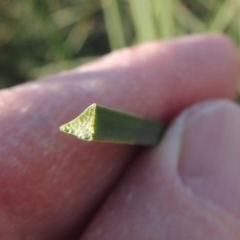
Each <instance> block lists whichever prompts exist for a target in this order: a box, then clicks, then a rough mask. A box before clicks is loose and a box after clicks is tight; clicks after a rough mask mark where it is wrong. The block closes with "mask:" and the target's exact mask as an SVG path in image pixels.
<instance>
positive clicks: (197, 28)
mask: <svg viewBox="0 0 240 240" xmlns="http://www.w3.org/2000/svg"><path fill="white" fill-rule="evenodd" d="M176 9H177V11H178V14H176V20H177V21H178V22H179V24H180V25H181V26H182V27H183V28H184V33H185V34H186V32H191V33H194V32H204V31H205V29H206V26H205V24H204V23H203V22H202V21H201V20H200V19H199V18H198V17H197V16H195V15H194V13H193V12H192V11H190V10H189V9H188V8H187V7H186V6H185V5H184V4H183V3H182V2H181V1H176Z"/></svg>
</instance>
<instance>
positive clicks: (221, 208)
mask: <svg viewBox="0 0 240 240" xmlns="http://www.w3.org/2000/svg"><path fill="white" fill-rule="evenodd" d="M239 142H240V109H239V108H238V106H237V105H235V104H233V103H231V102H228V101H225V100H220V101H211V102H205V103H201V104H198V105H196V106H194V107H192V108H190V109H188V110H186V111H185V112H184V113H183V114H181V115H180V117H179V118H178V119H177V120H176V121H175V122H174V123H173V124H172V126H171V127H170V128H169V130H168V131H167V133H166V135H165V137H164V139H163V141H162V143H161V145H160V146H158V147H156V148H155V149H152V150H150V151H149V152H148V153H146V154H144V155H143V156H142V157H141V159H138V160H137V161H135V162H134V164H133V166H132V168H131V169H130V170H129V171H128V172H127V174H126V175H125V176H124V177H123V179H122V180H121V181H120V182H119V184H118V185H117V186H116V188H115V189H114V191H113V192H112V194H111V195H110V196H109V198H108V199H107V201H106V202H105V203H104V204H103V207H102V209H101V210H100V211H99V212H98V214H97V215H96V216H95V218H94V219H93V222H92V223H91V224H90V226H89V228H88V229H87V230H86V232H85V234H84V236H83V238H81V239H84V240H90V239H101V240H110V239H115V237H116V236H117V238H118V239H133V240H135V239H138V240H145V239H163V240H175V239H178V240H185V239H194V240H200V239H201V240H202V239H209V240H216V239H218V240H225V239H229V240H236V239H240V230H239V229H240V187H239V182H240V174H239V172H240V147H239Z"/></svg>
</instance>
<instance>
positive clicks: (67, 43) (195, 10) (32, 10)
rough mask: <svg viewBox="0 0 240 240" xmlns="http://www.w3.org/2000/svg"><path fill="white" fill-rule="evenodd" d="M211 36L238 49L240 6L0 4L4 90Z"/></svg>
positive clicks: (85, 1)
mask: <svg viewBox="0 0 240 240" xmlns="http://www.w3.org/2000/svg"><path fill="white" fill-rule="evenodd" d="M211 31H218V32H223V33H225V34H227V35H229V36H230V38H231V39H232V40H233V41H235V43H236V44H237V45H238V46H240V41H239V39H240V0H208V1H202V0H195V1H190V0H151V1H149V0H68V1H66V0H48V1H47V0H23V1H17V0H11V1H9V0H1V2H0V70H1V72H0V88H5V87H9V86H13V85H15V84H18V83H21V82H24V81H28V80H29V79H34V78H37V77H40V76H44V75H49V74H53V73H55V72H59V71H61V70H65V69H69V68H73V67H75V66H78V65H81V64H83V63H85V62H88V61H89V60H92V59H95V58H98V57H99V56H101V55H103V54H106V53H108V52H109V51H111V50H115V49H119V48H123V47H127V46H131V45H133V44H136V43H140V42H144V41H151V40H155V39H167V38H172V37H175V36H180V35H185V34H191V33H197V32H211Z"/></svg>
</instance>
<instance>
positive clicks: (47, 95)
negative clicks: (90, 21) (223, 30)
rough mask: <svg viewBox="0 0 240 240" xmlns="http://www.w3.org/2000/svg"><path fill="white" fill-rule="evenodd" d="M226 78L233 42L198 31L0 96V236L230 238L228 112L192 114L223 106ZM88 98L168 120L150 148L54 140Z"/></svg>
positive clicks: (226, 108) (234, 227) (234, 61)
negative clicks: (161, 136)
mask: <svg viewBox="0 0 240 240" xmlns="http://www.w3.org/2000/svg"><path fill="white" fill-rule="evenodd" d="M237 78H238V58H237V50H236V49H235V47H234V46H233V44H232V43H231V42H230V41H229V40H228V39H227V38H226V37H223V36H221V35H198V36H192V37H186V38H181V39H176V40H172V41H168V42H155V43H147V44H142V45H139V46H136V47H133V48H130V49H126V50H122V51H119V52H115V53H112V54H110V55H108V56H106V57H104V58H102V59H100V60H98V61H96V62H94V63H91V64H88V65H85V66H83V67H81V68H78V69H75V70H72V71H69V72H65V73H62V74H59V75H55V76H52V77H49V78H47V79H41V80H38V81H35V82H33V83H28V84H24V85H21V86H18V87H14V88H11V89H9V90H3V91H1V92H0V112H1V118H0V123H1V130H0V135H1V138H0V141H1V143H0V152H1V158H0V211H1V214H0V222H1V229H0V239H3V240H5V239H6V240H12V239H13V240H18V239H37V240H48V239H51V240H54V239H58V240H61V239H79V236H81V237H80V239H83V240H85V239H98V240H108V239H109V240H110V239H111V240H112V239H138V240H139V239H140V240H141V239H163V240H175V239H179V240H184V239H191V240H192V239H199V240H200V239H218V240H221V239H229V240H233V239H240V230H239V229H240V210H239V209H240V204H239V202H240V189H238V182H239V181H238V180H239V179H238V178H239V176H238V172H239V171H238V170H239V169H240V163H239V162H240V160H238V159H240V157H238V156H240V152H239V150H238V146H237V145H238V144H236V143H237V142H238V143H239V140H240V137H238V136H240V127H239V126H238V123H239V120H240V112H239V109H238V107H237V106H235V105H233V104H232V103H230V102H229V101H226V100H224V101H223V100H221V101H216V100H215V101H208V102H205V103H203V104H198V105H197V106H194V107H192V105H194V104H197V103H199V102H202V101H204V100H211V99H217V98H224V99H229V100H232V99H234V98H235V96H236V85H237ZM94 102H96V103H98V104H102V105H106V106H109V107H113V108H117V109H120V110H125V111H130V112H133V113H136V114H140V115H144V116H146V117H149V118H153V119H157V120H164V121H167V122H170V121H172V120H173V119H176V118H177V120H176V121H174V122H173V124H172V125H171V127H170V128H169V130H168V132H167V133H166V135H165V137H164V139H163V141H162V143H161V144H159V146H157V147H155V148H140V147H134V146H124V145H114V144H106V143H88V142H83V141H80V140H78V139H76V138H74V137H71V136H70V135H66V134H63V133H61V132H59V130H58V127H59V125H61V124H62V123H65V122H67V121H69V120H71V119H73V118H74V117H76V116H77V115H78V114H79V113H80V112H81V111H82V110H83V109H84V108H86V107H87V106H88V105H90V104H92V103H94ZM188 108H190V109H188ZM183 110H185V111H184V113H183V114H180V113H181V112H182V111H183ZM179 114H180V117H178V115H179ZM218 120H219V121H218ZM204 122H205V124H206V125H205V124H204ZM216 122H217V123H216ZM215 123H216V124H215ZM222 126H225V127H224V129H227V130H225V132H224V131H223V132H220V133H219V131H220V130H221V129H222V128H223V127H222ZM237 126H238V127H237ZM198 128H199V129H200V130H199V131H198V132H196V133H194V131H195V129H198ZM206 128H207V130H204V129H206ZM219 129H220V130H219ZM227 134H231V135H230V137H228V139H225V138H224V137H223V136H225V135H227ZM196 136H197V137H196ZM194 138H195V139H194ZM233 141H234V143H235V144H233V145H232V142H233ZM199 142H200V143H204V144H205V145H204V144H200V145H199ZM229 142H231V144H228V143H229ZM194 143H195V145H194ZM199 146H200V147H199ZM209 146H210V147H212V149H214V151H211V148H210V147H209ZM218 146H219V147H218ZM225 146H228V148H227V149H228V150H227V153H225V152H226V151H224V150H225V149H224V147H225ZM208 148H209V151H206V149H208ZM219 148H220V149H219ZM189 149H190V150H189ZM220 150H221V151H220ZM238 152H239V154H238ZM204 153H205V154H204ZM231 153H232V155H233V156H232V155H231ZM198 156H199V157H198ZM193 159H194V160H193ZM130 163H131V164H130ZM129 164H130V166H129ZM116 182H117V184H116ZM231 196H233V197H231Z"/></svg>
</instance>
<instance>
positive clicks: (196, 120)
mask: <svg viewBox="0 0 240 240" xmlns="http://www.w3.org/2000/svg"><path fill="white" fill-rule="evenodd" d="M184 115H185V116H183V117H182V118H183V119H184V118H185V120H186V121H185V125H186V127H185V131H184V132H183V135H182V147H181V154H180V157H179V171H180V176H181V177H182V180H183V182H184V184H185V185H186V186H188V187H190V189H192V191H193V192H194V193H195V194H196V195H198V196H199V197H201V198H203V199H205V200H207V201H210V202H212V203H213V204H214V205H216V206H218V207H219V208H221V209H222V210H224V211H227V212H229V213H230V214H232V215H234V216H235V217H237V218H238V219H240V187H239V182H240V144H239V143H240V109H239V108H238V106H237V105H236V104H233V103H231V102H228V101H214V102H207V103H204V104H199V105H197V106H195V107H194V108H192V109H191V110H190V111H188V112H186V113H185V114H184Z"/></svg>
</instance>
